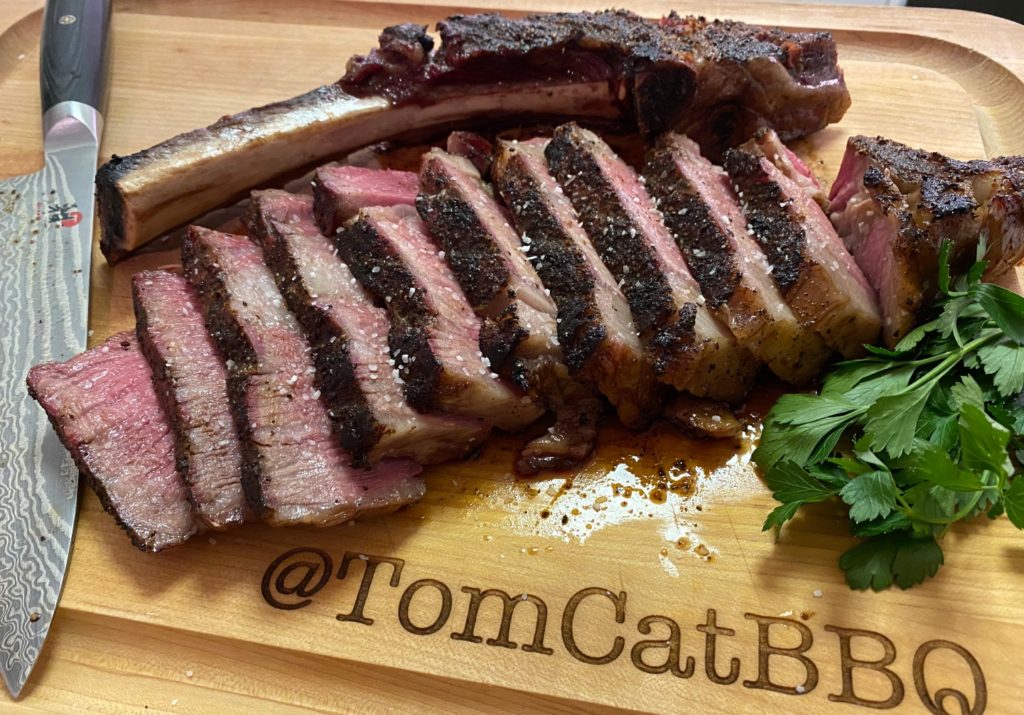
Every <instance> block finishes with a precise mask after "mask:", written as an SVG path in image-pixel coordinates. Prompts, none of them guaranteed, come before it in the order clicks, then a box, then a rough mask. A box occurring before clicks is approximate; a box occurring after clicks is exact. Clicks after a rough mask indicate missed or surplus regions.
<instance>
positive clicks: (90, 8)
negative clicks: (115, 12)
mask: <svg viewBox="0 0 1024 715" xmlns="http://www.w3.org/2000/svg"><path fill="white" fill-rule="evenodd" d="M109 27H110V0H48V1H47V3H46V12H45V13H44V16H43V39H42V52H41V59H40V62H39V83H40V88H41V91H42V99H43V113H44V114H45V113H46V112H47V111H48V110H49V109H50V108H51V107H53V106H54V105H56V104H60V103H61V102H82V103H83V104H88V105H89V106H90V107H93V108H94V109H96V110H97V111H100V112H102V111H103V101H104V98H105V97H104V93H105V91H106V86H107V67H106V65H107V33H108V30H109Z"/></svg>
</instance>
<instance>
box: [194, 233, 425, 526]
mask: <svg viewBox="0 0 1024 715" xmlns="http://www.w3.org/2000/svg"><path fill="white" fill-rule="evenodd" d="M182 263H183V265H184V268H185V274H186V275H187V276H188V278H189V280H190V281H191V282H192V284H193V285H194V286H195V287H196V290H197V291H198V293H199V295H200V296H201V298H202V302H203V309H204V312H205V315H206V323H207V325H208V326H209V327H210V333H211V335H212V336H213V338H214V339H215V340H216V341H217V344H218V345H219V347H220V349H221V352H222V353H223V354H224V355H225V357H227V358H228V360H229V363H228V370H229V379H228V386H229V390H230V395H231V401H232V407H233V409H234V417H235V425H236V427H237V429H238V431H239V434H240V436H241V440H242V456H243V465H242V480H243V486H244V487H245V490H246V495H247V496H248V497H249V501H250V502H251V503H252V504H253V505H254V507H256V508H257V510H258V511H259V513H260V515H261V516H262V517H263V518H264V519H265V520H266V521H269V522H270V523H272V524H277V525H286V524H315V525H317V526H328V525H331V524H337V523H340V522H343V521H347V520H349V519H351V518H353V517H355V516H356V515H358V514H363V513H379V512H382V511H385V512H386V511H393V510H394V509H396V508H398V507H399V506H402V505H403V504H408V503H410V502H413V501H416V500H417V499H419V498H420V497H421V496H422V495H423V482H422V480H420V479H418V478H417V475H418V474H419V472H420V467H419V465H417V464H415V463H414V462H411V461H409V460H385V461H383V462H381V463H380V464H378V465H377V466H375V467H374V468H372V469H369V470H359V469H355V468H353V467H352V466H351V457H350V456H349V454H348V453H347V452H346V451H345V450H344V449H343V448H342V446H341V443H340V441H339V440H338V438H337V436H336V435H335V434H334V433H333V431H332V429H331V422H330V419H329V418H328V415H327V409H326V407H325V406H324V404H323V403H322V402H321V400H320V390H319V389H318V388H317V387H316V382H315V380H314V374H315V372H316V369H315V367H314V364H313V359H312V356H311V355H310V348H309V344H308V343H307V342H306V340H305V338H304V337H303V336H302V332H301V328H300V327H299V324H298V322H297V321H296V319H295V317H294V316H293V315H292V314H291V313H290V312H289V311H288V309H287V308H286V307H285V305H284V301H283V299H282V297H281V294H280V293H279V292H278V290H277V286H276V285H275V284H274V278H273V276H272V275H271V273H270V270H269V269H268V268H267V267H266V266H265V265H264V264H263V253H262V251H260V249H259V247H258V246H257V245H256V244H254V243H252V242H251V241H250V240H249V239H247V238H245V237H242V236H232V235H229V234H224V233H218V232H216V231H210V230H207V229H202V228H198V227H195V226H193V227H192V228H190V229H189V233H188V236H187V237H186V240H185V243H184V245H183V247H182Z"/></svg>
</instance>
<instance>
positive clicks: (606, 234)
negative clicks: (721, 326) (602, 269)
mask: <svg viewBox="0 0 1024 715" xmlns="http://www.w3.org/2000/svg"><path fill="white" fill-rule="evenodd" d="M585 142H586V139H585V138H584V137H583V136H581V134H580V130H579V127H577V126H576V125H575V124H566V125H563V126H561V127H559V128H558V129H557V130H556V131H555V135H554V137H553V138H552V140H551V141H550V142H549V143H548V145H547V148H546V149H545V151H544V155H545V157H546V158H547V160H548V166H549V167H550V169H551V174H552V175H553V176H554V177H555V178H556V179H557V180H558V183H559V184H561V185H562V188H563V190H564V191H565V194H566V196H568V197H569V199H570V200H571V201H572V205H573V207H574V208H575V209H576V213H577V215H578V216H579V218H580V223H581V224H583V228H584V229H585V230H586V232H587V235H588V236H589V237H590V240H591V241H592V242H593V243H594V247H595V248H596V249H597V252H598V255H600V256H601V260H602V261H603V262H604V264H605V265H606V266H607V267H608V270H610V271H611V273H612V275H613V276H615V278H616V279H617V280H619V281H622V283H623V285H622V292H623V294H624V295H625V296H626V299H627V300H628V301H629V307H630V309H631V310H632V312H633V320H634V321H635V323H636V327H637V330H639V331H640V333H641V334H643V333H646V332H648V331H650V330H653V329H655V328H657V327H658V326H659V325H661V324H662V323H663V322H665V321H667V320H668V319H669V318H670V317H671V315H672V313H673V311H674V309H675V307H674V305H673V303H672V288H671V286H670V285H669V284H668V281H667V280H665V277H664V275H662V273H661V271H659V270H658V268H657V265H656V264H655V261H654V258H653V256H652V255H651V253H650V251H649V250H648V249H647V247H646V246H645V245H644V241H643V238H642V237H641V236H640V232H639V231H638V230H637V228H636V227H635V226H634V225H633V221H632V220H631V219H630V217H629V215H628V214H627V213H626V212H625V211H624V210H623V208H622V206H621V205H620V203H619V200H618V197H617V195H616V193H615V188H614V187H613V186H612V185H611V183H610V182H609V181H608V180H607V179H606V178H605V176H604V175H603V174H602V173H601V169H600V166H599V165H598V162H597V160H596V159H595V158H594V156H593V154H592V153H591V152H590V151H589V149H588V147H587V146H586V143H585ZM631 229H632V235H630V230H631ZM630 276H633V278H632V279H630ZM638 276H642V277H643V280H637V277H638Z"/></svg>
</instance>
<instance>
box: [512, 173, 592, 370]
mask: <svg viewBox="0 0 1024 715" xmlns="http://www.w3.org/2000/svg"><path fill="white" fill-rule="evenodd" d="M513 161H514V160H513ZM509 164H511V162H510V163H509ZM509 164H506V165H505V166H503V168H502V171H501V176H500V180H497V183H498V184H499V185H500V188H501V195H502V198H503V199H504V200H505V202H506V203H507V204H508V205H509V206H512V207H513V211H514V213H515V217H516V226H517V227H518V228H519V230H520V232H522V233H523V234H525V235H527V236H528V237H530V240H531V242H532V243H531V244H530V245H531V246H532V247H533V248H532V250H533V251H534V252H535V253H537V254H538V255H543V256H545V258H544V261H543V262H542V263H541V265H540V266H538V267H537V273H538V274H539V275H540V277H541V280H543V281H544V285H545V286H546V287H547V288H548V289H549V290H550V291H551V293H552V294H553V295H555V296H557V298H558V321H559V322H558V341H559V343H560V344H561V345H562V350H563V354H564V358H565V363H566V365H567V366H568V367H569V369H570V370H571V371H573V372H578V371H579V370H581V369H582V368H583V366H584V364H585V363H586V361H587V359H588V358H589V357H590V356H591V355H593V354H594V352H595V351H596V350H597V349H598V347H599V346H600V345H601V343H602V342H603V341H604V339H605V336H606V333H607V329H606V328H605V326H604V324H603V323H602V322H601V316H600V314H599V311H598V309H597V306H596V305H594V301H593V291H594V278H593V276H592V275H591V273H590V271H588V270H587V269H586V267H585V264H584V258H583V256H582V255H580V252H579V251H577V250H575V248H573V247H572V246H571V245H570V244H569V243H568V242H567V241H560V240H559V239H558V237H559V236H561V235H562V226H561V225H560V224H559V222H558V219H557V218H556V217H555V216H554V214H552V213H551V212H549V211H546V210H544V205H545V202H546V201H547V200H548V197H547V196H545V195H544V194H542V193H541V189H540V186H539V184H538V183H537V182H536V181H533V180H532V178H531V177H530V176H529V174H527V173H526V172H524V171H516V170H515V169H511V170H507V169H506V167H507V166H509Z"/></svg>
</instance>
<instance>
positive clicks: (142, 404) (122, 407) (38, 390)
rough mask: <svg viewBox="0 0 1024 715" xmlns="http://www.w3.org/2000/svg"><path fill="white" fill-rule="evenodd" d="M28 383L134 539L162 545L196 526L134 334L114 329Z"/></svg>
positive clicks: (150, 547) (150, 546) (151, 546)
mask: <svg viewBox="0 0 1024 715" xmlns="http://www.w3.org/2000/svg"><path fill="white" fill-rule="evenodd" d="M28 389H29V392H30V393H31V395H32V397H34V398H35V399H36V400H38V402H39V404H40V405H42V407H43V409H44V410H46V415H47V417H49V418H50V422H51V423H52V424H53V428H54V430H56V432H57V435H58V436H59V437H60V440H61V442H62V443H63V444H64V446H65V447H66V448H67V450H68V451H69V452H70V453H71V456H72V457H74V460H75V464H76V465H78V469H79V470H80V471H81V473H82V476H83V477H85V479H86V481H87V483H88V484H89V486H91V487H92V488H93V490H95V492H96V494H97V495H99V498H100V501H101V502H102V503H103V506H104V508H105V509H106V510H107V511H109V512H110V513H111V514H113V516H114V518H115V519H116V520H117V522H118V523H119V524H120V525H121V526H122V527H123V528H124V529H125V531H127V532H128V536H130V537H131V540H132V543H133V544H135V545H136V546H137V547H139V548H140V549H142V550H144V551H160V550H162V549H166V548H168V547H171V546H176V545H178V544H181V543H183V542H184V541H186V540H188V538H189V537H190V536H192V535H193V534H194V533H195V532H196V526H197V525H196V519H195V516H194V514H193V511H192V505H191V504H190V503H189V499H188V487H187V486H186V484H185V482H184V480H182V478H181V475H180V474H179V473H178V470H177V469H176V467H175V464H174V432H173V430H172V428H171V425H170V422H169V421H168V419H167V416H166V415H165V414H164V411H163V409H162V408H161V406H160V400H159V398H158V397H157V394H156V389H155V388H154V387H153V374H152V372H151V371H150V369H149V364H148V363H147V362H146V358H145V356H143V354H142V352H141V351H140V350H139V345H138V342H137V341H136V338H135V336H134V335H132V334H131V333H118V334H117V335H113V336H111V337H110V338H108V339H107V341H106V342H104V343H103V344H102V345H100V346H98V347H95V348H92V349H91V350H87V351H86V352H84V353H82V354H81V355H76V356H75V357H73V358H71V359H70V360H68V361H67V362H64V363H46V364H43V365H36V366H35V367H33V368H32V369H31V370H30V371H29V374H28Z"/></svg>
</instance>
